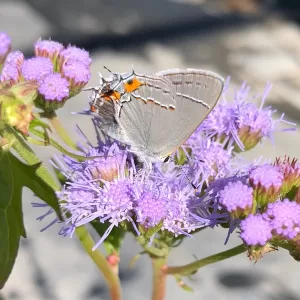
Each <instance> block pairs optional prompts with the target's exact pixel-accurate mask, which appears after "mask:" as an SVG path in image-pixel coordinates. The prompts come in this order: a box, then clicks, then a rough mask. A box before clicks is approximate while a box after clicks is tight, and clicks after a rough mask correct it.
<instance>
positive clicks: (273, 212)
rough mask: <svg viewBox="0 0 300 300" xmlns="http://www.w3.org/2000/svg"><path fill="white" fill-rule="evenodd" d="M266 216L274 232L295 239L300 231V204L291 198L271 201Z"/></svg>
mask: <svg viewBox="0 0 300 300" xmlns="http://www.w3.org/2000/svg"><path fill="white" fill-rule="evenodd" d="M263 216H264V218H265V219H266V220H267V221H269V222H270V224H271V227H272V230H273V234H276V235H279V236H282V237H284V238H286V239H293V238H294V237H295V236H296V235H297V234H298V233H299V232H300V204H298V203H296V202H292V201H290V200H289V199H284V200H283V201H277V202H274V203H270V204H269V205H268V207H267V211H266V212H265V213H264V214H263Z"/></svg>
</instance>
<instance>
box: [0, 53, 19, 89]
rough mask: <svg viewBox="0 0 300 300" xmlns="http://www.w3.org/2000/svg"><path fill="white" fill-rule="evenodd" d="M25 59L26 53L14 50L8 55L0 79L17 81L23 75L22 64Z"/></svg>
mask: <svg viewBox="0 0 300 300" xmlns="http://www.w3.org/2000/svg"><path fill="white" fill-rule="evenodd" d="M23 61H24V55H23V53H22V52H20V51H14V52H11V53H9V54H8V55H7V57H6V60H5V63H4V65H3V69H2V72H1V77H0V81H1V82H4V81H7V82H10V83H11V84H13V83H17V82H18V81H19V79H20V76H21V66H22V64H23Z"/></svg>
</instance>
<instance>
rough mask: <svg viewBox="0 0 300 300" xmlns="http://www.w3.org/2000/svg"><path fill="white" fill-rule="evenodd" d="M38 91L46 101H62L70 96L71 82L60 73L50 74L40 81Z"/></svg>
mask: <svg viewBox="0 0 300 300" xmlns="http://www.w3.org/2000/svg"><path fill="white" fill-rule="evenodd" d="M41 58H42V57H41ZM38 91H39V93H40V94H41V95H42V96H43V97H44V99H45V100H48V101H62V100H64V99H66V98H67V97H68V96H69V93H70V90H69V82H68V80H67V79H65V78H63V77H61V75H60V74H59V73H55V74H48V75H47V76H45V77H44V78H43V79H42V80H41V81H40V86H39V88H38Z"/></svg>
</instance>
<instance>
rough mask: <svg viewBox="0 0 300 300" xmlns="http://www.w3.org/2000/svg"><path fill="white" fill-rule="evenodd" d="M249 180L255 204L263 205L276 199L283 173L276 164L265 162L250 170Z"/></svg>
mask: <svg viewBox="0 0 300 300" xmlns="http://www.w3.org/2000/svg"><path fill="white" fill-rule="evenodd" d="M249 182H250V185H251V186H252V187H253V189H254V199H255V201H256V204H257V205H258V207H265V206H266V205H267V204H268V203H270V202H274V201H276V200H277V199H278V197H279V194H280V190H281V186H282V182H283V175H282V174H281V172H280V171H279V169H278V168H277V167H276V166H273V165H269V164H265V165H261V166H258V167H256V168H254V169H253V170H252V171H251V172H250V174H249Z"/></svg>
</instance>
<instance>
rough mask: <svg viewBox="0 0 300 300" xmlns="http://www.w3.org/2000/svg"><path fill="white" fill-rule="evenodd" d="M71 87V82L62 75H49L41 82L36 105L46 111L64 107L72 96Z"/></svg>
mask: <svg viewBox="0 0 300 300" xmlns="http://www.w3.org/2000/svg"><path fill="white" fill-rule="evenodd" d="M69 86H70V84H69V82H68V81H67V79H65V78H63V77H62V76H61V74H59V73H54V74H48V75H47V76H45V77H44V78H43V79H42V80H40V81H39V88H38V92H39V95H38V97H37V98H36V100H35V105H36V106H37V107H39V108H41V109H43V110H45V111H47V110H56V109H59V108H61V107H63V106H64V104H65V102H66V100H67V99H68V98H69V95H70V89H69Z"/></svg>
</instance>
